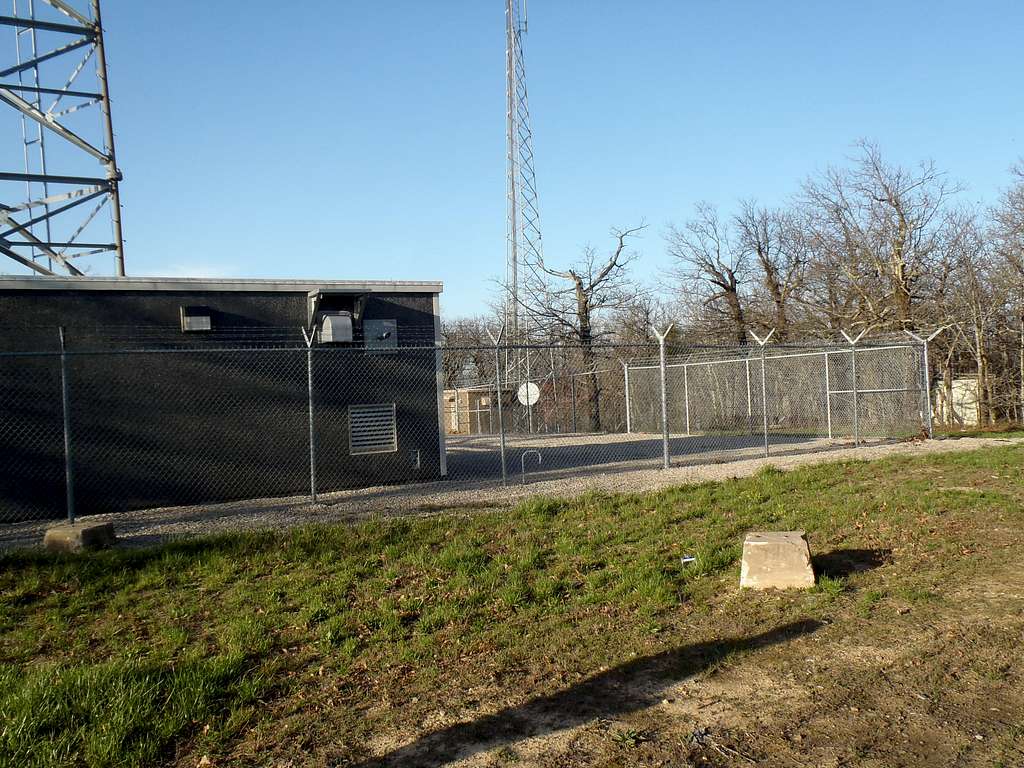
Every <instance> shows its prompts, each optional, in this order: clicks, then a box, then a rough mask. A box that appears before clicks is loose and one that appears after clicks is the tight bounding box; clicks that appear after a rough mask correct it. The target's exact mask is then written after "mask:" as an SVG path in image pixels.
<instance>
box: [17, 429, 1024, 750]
mask: <svg viewBox="0 0 1024 768" xmlns="http://www.w3.org/2000/svg"><path fill="white" fill-rule="evenodd" d="M1022 459H1024V450H1022V449H1021V448H1020V447H1018V446H999V447H993V448H989V449H984V450H980V451H974V452H969V453H961V454H945V455H935V456H931V457H922V458H916V459H893V460H887V461H882V462H872V463H864V462H845V463H837V464H829V465H821V466H817V467H809V468H805V469H800V470H796V471H793V472H780V471H779V470H776V469H773V468H768V469H766V470H763V471H761V472H760V473H758V474H757V475H756V476H754V477H751V478H746V479H740V480H730V481H726V482H720V483H704V484H701V485H694V486H688V487H684V488H677V489H671V490H666V491H662V492H657V493H653V492H652V493H641V494H621V495H613V494H605V493H591V494H586V495H583V496H580V497H578V498H574V499H551V498H535V499H532V500H530V501H528V502H525V503H523V504H520V505H519V506H518V507H516V508H515V509H514V510H511V511H501V512H479V511H476V512H473V513H471V514H460V515H445V516H438V517H433V518H418V519H406V520H393V521H373V522H367V523H362V524H359V525H354V526H341V525H338V526H306V527H302V528H296V529H293V530H291V531H288V532H285V533H278V534H274V533H269V532H266V533H251V532H250V533H239V534H231V535H218V536H212V537H208V538H204V539H200V540H193V541H182V542H177V543H171V544H168V545H165V546H160V547H153V548H148V549H137V550H115V551H107V552H100V553H95V554H91V555H80V556H53V555H48V554H44V553H41V552H15V553H7V554H5V555H3V556H0V721H2V723H3V726H2V727H0V765H12V766H14V765H17V766H27V767H28V766H64V765H89V766H114V765H117V766H145V765H153V764H160V763H172V762H175V761H176V760H180V759H182V758H181V756H182V755H190V756H200V755H203V754H211V755H214V756H216V755H226V754H228V753H230V752H232V751H235V752H238V751H239V750H241V753H244V752H245V750H246V749H251V750H253V751H254V752H259V751H260V750H261V749H266V748H269V747H268V745H272V744H275V743H278V742H280V741H281V740H287V739H288V738H291V737H293V736H294V734H295V733H304V734H309V733H315V734H319V738H330V739H334V740H336V742H337V745H336V746H337V749H338V750H340V752H341V753H342V754H351V755H358V754H360V752H359V749H360V747H358V746H357V745H359V744H361V743H362V742H364V741H365V740H366V739H367V738H368V737H369V734H371V733H372V732H373V729H374V728H375V727H378V726H381V725H382V724H385V725H386V724H387V723H388V722H389V720H388V718H389V717H395V716H396V715H395V714H394V712H401V713H403V715H404V716H406V717H409V718H416V717H417V716H419V715H418V713H419V712H420V709H422V708H424V707H426V706H427V704H428V703H433V704H436V702H437V699H438V697H439V696H446V697H450V698H451V699H452V700H453V701H458V700H461V699H460V697H467V696H468V695H469V694H468V693H466V691H467V690H468V689H469V688H470V687H471V685H472V683H473V682H474V681H478V680H480V679H505V678H506V677H507V678H508V679H530V676H531V675H538V676H539V677H540V678H541V679H547V678H545V677H544V676H545V675H547V674H548V671H549V670H550V669H551V668H552V665H554V667H557V669H558V670H560V672H559V674H562V675H564V676H565V677H566V678H567V679H575V677H578V676H580V675H586V674H589V673H591V672H593V671H594V670H595V669H598V668H599V667H601V666H602V665H606V664H612V663H615V662H616V661H617V660H619V659H622V658H623V657H628V655H629V654H630V653H644V652H649V651H651V650H657V649H658V648H661V647H663V646H664V645H665V644H666V643H668V642H675V640H677V639H678V636H682V635H685V634H688V633H689V632H690V631H691V630H693V631H696V630H695V629H694V628H696V627H711V628H712V630H709V631H712V633H713V634H717V633H718V630H720V629H722V628H723V627H724V628H725V629H728V628H730V627H732V628H735V627H737V626H741V625H742V626H746V625H748V624H751V623H754V624H756V623H757V622H759V621H765V620H769V619H771V620H777V619H781V618H786V617H787V616H789V617H799V616H808V615H810V616H826V615H828V614H829V612H830V611H833V610H837V608H836V606H837V605H841V604H846V603H845V601H849V604H850V606H852V609H853V610H855V611H856V612H858V613H859V614H860V615H861V616H864V617H870V616H872V615H873V614H875V613H876V612H878V611H884V610H886V606H887V605H888V602H889V601H890V600H902V601H912V602H921V601H930V600H936V599H940V598H939V596H938V595H939V593H940V587H939V585H940V584H941V583H943V581H944V580H947V579H949V578H950V574H954V575H955V573H956V572H957V571H958V570H963V571H964V572H966V571H967V570H969V569H970V568H972V567H973V561H972V555H971V554H970V552H971V549H972V547H976V546H977V545H978V542H977V541H975V539H974V538H972V537H974V536H975V534H974V533H972V530H973V529H969V528H968V527H966V526H968V525H969V524H973V523H974V522H976V521H979V520H984V519H1001V520H1004V518H1005V515H1006V514H1007V510H1016V511H1015V512H1014V513H1013V514H1015V515H1016V518H1014V521H1013V522H1014V523H1015V524H1017V525H1019V524H1020V523H1021V512H1020V510H1021V506H1022V500H1024V490H1022V486H1021V482H1020V479H1019V478H1020V466H1021V461H1022ZM946 486H955V487H949V488H947V487H946ZM964 487H970V488H974V489H976V491H977V492H973V493H970V494H965V493H964V492H963V490H962V489H963V488H964ZM1004 522H1005V520H1004ZM751 529H769V530H770V529H777V530H789V529H803V530H806V531H807V532H808V534H809V537H810V540H811V543H812V547H813V549H814V550H815V551H816V552H820V551H823V550H827V549H830V548H870V547H873V546H878V545H879V544H880V543H883V542H884V543H885V544H886V545H887V546H893V542H896V543H898V545H899V546H900V547H901V548H904V549H905V550H906V551H907V552H913V553H916V554H915V557H920V558H921V560H922V562H929V563H931V566H930V567H929V568H908V569H907V571H906V572H905V573H904V574H903V577H902V579H901V581H900V582H899V584H898V585H894V586H893V588H892V590H893V591H892V592H891V593H890V592H888V591H882V590H879V589H871V590H866V589H862V588H861V579H862V575H861V574H857V573H854V574H850V575H829V576H827V577H826V578H823V579H822V580H821V581H820V582H819V585H818V587H817V588H816V589H815V590H814V591H812V592H810V593H806V594H802V593H801V594H798V595H795V596H789V597H787V598H786V599H785V600H783V601H782V602H781V603H773V604H771V605H769V604H768V603H766V602H765V601H762V600H758V599H756V598H754V597H752V596H747V595H743V594H737V593H736V590H735V583H736V579H737V575H738V573H737V572H738V567H737V561H738V557H739V555H740V542H741V541H742V537H743V535H744V533H745V532H746V531H748V530H751ZM978 536H980V534H978ZM965 551H966V552H967V554H964V552H965ZM684 555H693V556H694V557H695V558H696V560H695V562H693V563H691V564H689V565H683V564H682V563H681V562H680V557H681V556H684ZM687 628H689V629H687ZM716 628H717V629H716ZM701 631H703V630H701ZM723 631H724V630H723ZM442 690H443V691H444V693H443V694H442V693H441V692H440V691H442ZM384 697H387V699H388V700H389V701H392V702H393V706H392V708H391V710H388V711H384V712H381V711H379V709H380V708H379V707H378V708H377V709H373V708H374V705H376V704H379V702H380V701H381V699H382V698H384ZM311 702H312V703H311ZM318 707H319V709H317V708H318ZM311 708H312V709H311ZM371 710H372V711H371ZM424 711H426V710H424ZM317 712H319V713H320V714H319V715H318V714H316V713H317ZM389 712H390V713H391V714H389ZM303 713H305V714H303ZM324 713H331V714H330V717H331V718H333V720H331V721H330V722H331V723H332V725H331V726H326V725H325V726H323V730H322V731H317V730H316V729H317V727H318V726H317V725H316V723H317V722H319V719H318V718H319V717H323V716H326V715H324ZM339 718H340V719H339ZM613 738H614V739H615V740H616V741H617V742H618V743H620V744H621V745H623V746H630V745H631V744H632V743H633V742H634V741H636V740H635V739H633V738H632V737H628V738H627V737H626V736H622V737H618V736H616V737H613ZM346 745H347V746H346ZM511 754H514V753H511ZM510 759H511V758H510ZM194 763H195V760H192V764H194Z"/></svg>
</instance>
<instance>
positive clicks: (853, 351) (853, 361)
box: [843, 328, 868, 446]
mask: <svg viewBox="0 0 1024 768" xmlns="http://www.w3.org/2000/svg"><path fill="white" fill-rule="evenodd" d="M867 332H868V329H867V328H865V329H864V330H863V331H861V332H860V333H859V334H857V338H855V339H852V338H850V334H848V333H847V332H846V331H843V336H844V337H845V338H846V340H847V341H848V342H849V343H850V374H851V376H852V377H853V444H854V446H857V445H860V399H859V398H858V396H857V342H858V341H860V340H861V339H862V338H863V337H864V334H865V333H867Z"/></svg>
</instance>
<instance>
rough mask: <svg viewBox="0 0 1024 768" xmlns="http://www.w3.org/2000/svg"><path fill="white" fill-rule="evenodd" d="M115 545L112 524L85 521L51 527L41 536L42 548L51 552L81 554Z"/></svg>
mask: <svg viewBox="0 0 1024 768" xmlns="http://www.w3.org/2000/svg"><path fill="white" fill-rule="evenodd" d="M116 543H117V536H115V535H114V524H113V523H91V522H89V521H87V520H86V521H79V522H75V523H60V524H58V525H51V526H50V527H49V528H47V529H46V535H44V536H43V546H44V547H46V548H47V549H48V550H50V551H51V552H82V551H88V550H93V549H103V548H104V547H112V546H114V544H116Z"/></svg>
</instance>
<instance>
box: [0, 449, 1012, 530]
mask: <svg viewBox="0 0 1024 768" xmlns="http://www.w3.org/2000/svg"><path fill="white" fill-rule="evenodd" d="M997 444H1017V445H1021V444H1024V438H960V439H955V440H953V439H946V440H931V441H915V442H905V443H894V444H892V443H891V444H885V445H872V446H862V447H859V448H853V447H838V448H832V449H824V450H819V451H817V452H814V453H799V454H794V455H789V456H775V457H772V458H770V459H765V458H763V457H762V458H747V459H741V460H737V461H730V462H728V463H720V464H700V465H693V466H682V467H673V468H671V469H668V470H662V469H640V470H636V469H631V468H628V467H622V468H619V469H616V468H615V467H614V466H605V467H601V468H600V471H593V472H589V473H588V472H581V473H577V474H576V475H574V476H572V477H568V478H565V477H563V478H558V479H551V480H545V479H538V480H535V481H534V482H531V483H529V484H527V485H521V484H519V483H513V482H510V484H509V485H508V486H506V487H501V486H496V485H494V484H493V483H487V484H486V485H480V484H477V485H469V484H463V483H460V484H457V485H453V484H450V483H444V482H441V483H427V484H420V485H406V486H397V487H396V486H389V487H382V488H364V489H359V490H351V491H337V492H334V493H328V494H322V495H321V496H320V503H318V504H311V503H310V501H309V498H308V497H305V496H298V497H289V498H277V499H247V500H244V501H234V502H228V503H223V504H209V505H203V506H190V507H164V508H160V509H148V510H144V511H139V512H130V513H120V514H114V515H95V516H91V517H90V518H89V519H90V520H112V521H113V522H114V524H115V526H116V529H117V534H118V537H119V538H120V539H121V541H122V542H123V543H125V544H129V545H145V544H153V543H156V542H159V541H163V540H166V539H169V538H181V537H191V536H198V535H202V534H209V533H214V532H217V531H228V530H241V529H267V528H286V527H289V526H294V525H301V524H303V523H311V522H353V521H358V520H365V519H368V518H375V517H390V516H403V515H430V514H440V513H444V512H446V511H449V510H458V511H465V510H467V509H503V508H508V507H511V506H512V505H514V504H516V503H517V502H519V501H521V500H523V499H525V498H527V497H530V496H538V495H543V496H576V495H578V494H581V493H583V492H586V491H593V490H605V491H630V492H634V491H646V490H655V489H659V488H665V487H670V486H678V485H686V484H689V483H696V482H704V481H707V480H723V479H727V478H733V477H745V476H748V475H752V474H754V473H755V472H757V470H758V469H760V468H761V467H763V466H765V465H766V464H772V465H774V466H776V467H779V468H780V469H789V468H792V467H799V466H805V465H808V464H822V463H826V462H831V461H849V460H854V459H857V460H866V459H878V458H883V457H887V456H919V455H923V454H929V453H949V452H952V451H967V450H973V449H977V448H981V447H984V446H992V445H997ZM50 522H51V521H37V522H30V523H12V524H6V525H0V549H5V548H12V547H29V546H38V545H39V544H40V543H41V541H42V536H43V532H44V531H45V529H46V527H47V525H49V524H50Z"/></svg>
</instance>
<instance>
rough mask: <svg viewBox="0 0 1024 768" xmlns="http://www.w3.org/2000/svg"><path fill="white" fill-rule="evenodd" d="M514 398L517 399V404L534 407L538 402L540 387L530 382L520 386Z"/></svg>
mask: <svg viewBox="0 0 1024 768" xmlns="http://www.w3.org/2000/svg"><path fill="white" fill-rule="evenodd" d="M516 397H518V398H519V402H520V403H522V404H523V405H536V404H537V401H538V400H540V387H538V386H537V385H536V384H534V383H533V382H532V381H528V382H526V383H525V384H520V385H519V391H518V392H517V393H516Z"/></svg>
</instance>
